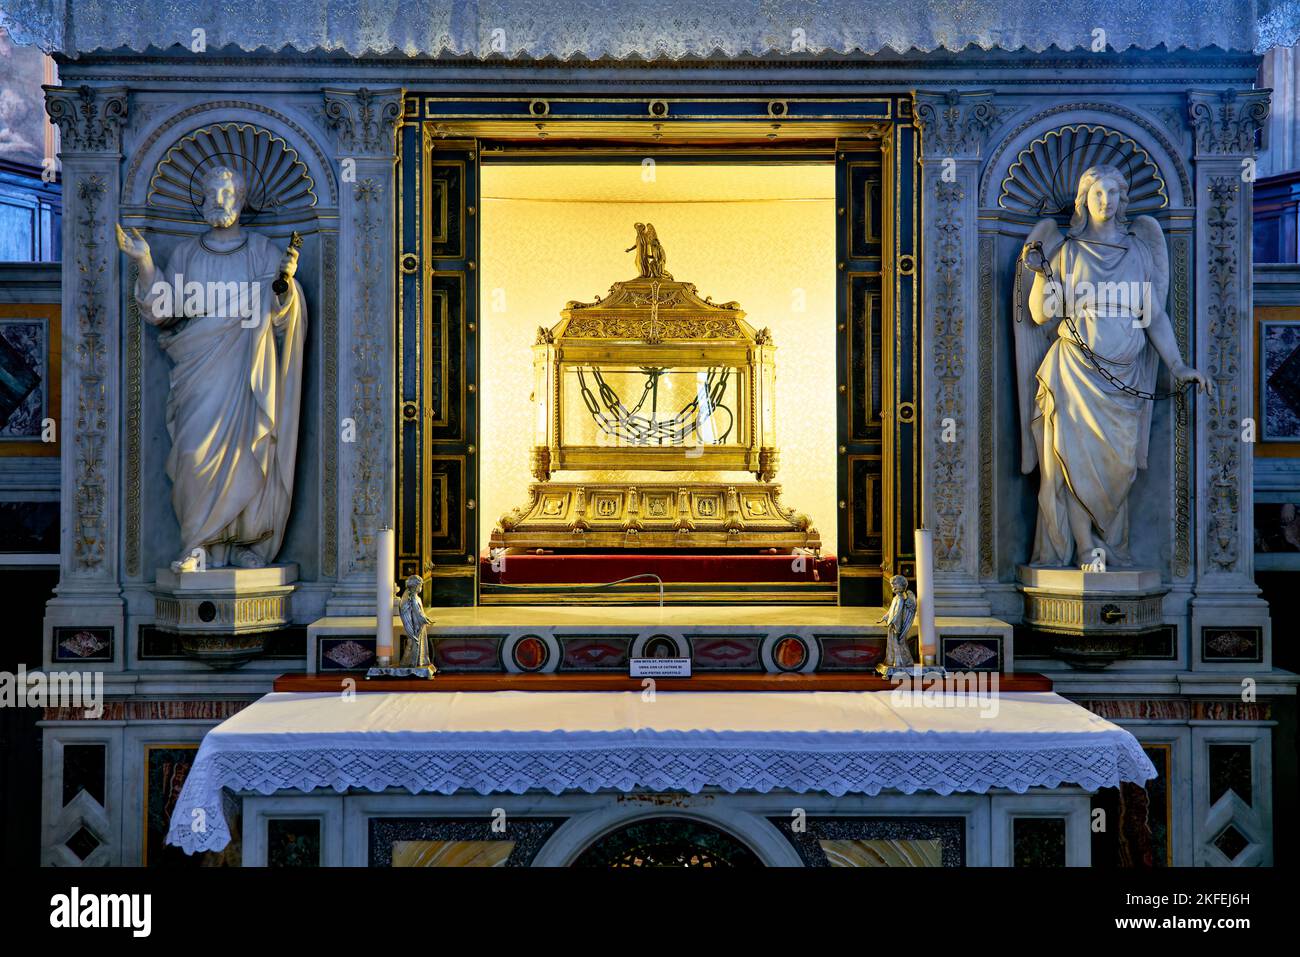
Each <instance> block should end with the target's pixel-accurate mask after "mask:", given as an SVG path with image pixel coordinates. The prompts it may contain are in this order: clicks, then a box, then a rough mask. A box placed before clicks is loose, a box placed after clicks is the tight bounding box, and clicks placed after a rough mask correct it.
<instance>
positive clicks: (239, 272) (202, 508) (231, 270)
mask: <svg viewBox="0 0 1300 957" xmlns="http://www.w3.org/2000/svg"><path fill="white" fill-rule="evenodd" d="M244 235H245V236H247V237H248V242H247V243H246V244H245V245H244V246H242V247H241V248H237V249H234V250H232V251H230V252H214V251H212V250H210V249H208V248H207V247H205V246H204V245H203V244H202V243H201V242H200V241H199V240H198V239H189V240H185V241H184V242H182V243H180V244H179V245H178V246H177V247H176V249H175V250H174V251H173V252H172V254H171V258H170V260H169V261H168V263H167V269H166V270H163V271H161V272H159V273H158V275H157V282H162V283H167V284H172V283H173V282H174V277H175V276H177V275H179V276H180V286H181V288H182V290H183V289H184V286H185V284H188V283H190V282H198V283H200V284H202V286H203V287H204V288H205V289H207V288H209V287H208V283H230V282H236V283H248V284H249V286H248V287H247V288H248V292H247V293H246V294H245V296H246V297H248V296H249V295H250V294H251V292H252V286H251V284H252V283H253V282H257V283H258V284H259V286H260V288H259V289H258V290H257V292H258V297H257V299H258V301H257V304H258V307H259V308H260V310H261V312H260V317H261V321H260V322H257V323H256V324H249V325H248V326H246V325H245V322H246V321H247V320H246V319H245V318H244V317H242V316H241V315H239V310H238V309H236V308H233V307H231V306H230V304H229V303H227V304H226V307H225V308H220V307H218V308H216V309H214V310H212V311H213V312H214V313H228V315H220V314H217V315H200V316H191V317H189V318H173V315H176V316H179V314H180V313H181V311H182V307H183V305H184V297H180V298H179V300H177V301H174V302H173V304H172V305H173V309H172V310H171V312H172V313H173V315H162V316H159V315H157V313H156V312H155V311H154V306H155V304H156V300H157V299H158V298H159V294H156V293H155V290H154V289H140V288H139V287H138V286H137V288H136V299H137V300H138V301H139V304H140V308H141V310H142V315H144V316H145V317H147V318H148V320H149V321H150V322H152V323H154V324H155V325H160V326H162V327H164V329H165V330H166V331H164V332H162V333H161V334H160V335H159V337H158V342H159V345H161V346H162V348H163V350H164V351H165V352H166V353H167V356H168V357H169V358H170V359H171V361H172V370H171V392H170V394H169V395H168V397H167V434H168V435H169V436H170V437H171V443H172V445H171V451H170V453H169V454H168V456H167V477H168V478H170V479H171V481H172V507H173V508H174V509H175V511H176V517H177V519H178V520H179V522H180V526H181V544H182V552H181V555H182V557H183V556H185V555H189V554H191V553H192V552H193V550H194V549H196V548H203V549H204V550H205V552H206V560H207V563H208V564H209V565H211V566H222V565H226V564H229V562H230V561H231V560H232V559H233V558H234V554H233V551H234V548H235V547H236V546H243V547H244V548H247V549H249V550H250V551H252V552H253V553H254V554H255V555H257V556H258V557H259V558H260V559H261V560H262V562H263V563H264V564H270V563H271V561H272V560H274V558H275V556H276V554H277V553H278V552H279V551H280V544H281V542H282V540H283V538H284V529H285V525H286V524H287V522H288V518H289V505H290V502H291V500H292V497H293V473H294V462H295V458H296V454H297V446H298V410H299V398H300V395H301V391H302V362H303V345H304V342H305V338H306V326H307V313H306V309H305V308H304V306H303V298H302V287H301V286H300V285H299V284H298V281H297V280H296V279H295V280H292V281H291V282H290V290H289V292H288V294H287V301H285V302H283V303H282V302H281V301H280V299H279V298H278V297H277V296H276V294H275V292H274V290H273V289H272V287H271V284H272V283H273V282H274V281H275V279H276V277H277V276H278V275H279V268H280V260H281V258H282V255H283V250H279V249H276V248H275V247H274V246H273V245H272V244H271V242H270V241H269V240H268V239H266V237H264V236H261V235H259V234H257V233H249V232H245V234H244ZM246 301H247V302H248V303H249V304H251V301H252V300H251V298H248V299H246ZM219 302H220V301H219V300H218V306H219ZM160 311H162V310H160ZM204 311H205V312H206V311H207V298H206V296H205V308H204Z"/></svg>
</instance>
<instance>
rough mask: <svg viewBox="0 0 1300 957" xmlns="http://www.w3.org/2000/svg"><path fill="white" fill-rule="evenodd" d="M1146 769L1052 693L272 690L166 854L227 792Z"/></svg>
mask: <svg viewBox="0 0 1300 957" xmlns="http://www.w3.org/2000/svg"><path fill="white" fill-rule="evenodd" d="M945 705H946V706H945ZM1155 774H1156V772H1155V768H1154V766H1153V765H1152V764H1151V761H1150V760H1149V759H1148V758H1147V756H1146V754H1145V753H1144V752H1143V751H1142V748H1141V746H1140V745H1139V744H1138V742H1137V740H1136V739H1135V738H1134V737H1133V736H1132V735H1131V734H1130V733H1129V732H1127V731H1125V730H1123V729H1122V728H1120V727H1118V726H1116V725H1114V724H1112V723H1111V722H1109V721H1106V720H1105V719H1103V718H1100V717H1097V716H1096V715H1094V714H1092V713H1091V712H1089V711H1086V710H1085V709H1083V708H1081V707H1079V706H1078V705H1076V704H1074V703H1072V702H1070V701H1068V700H1066V699H1065V698H1062V697H1060V696H1059V695H1057V694H1054V693H1051V692H1002V693H996V694H992V695H989V696H986V697H979V698H977V697H976V696H974V695H968V696H964V697H963V696H961V695H956V696H954V695H952V694H947V695H929V696H926V695H923V694H917V695H911V694H900V693H898V692H895V691H875V692H820V691H817V692H742V693H727V692H693V691H686V692H659V693H658V694H655V695H653V696H643V695H642V694H641V693H640V692H628V691H619V692H591V691H587V692H549V693H548V692H529V691H501V692H488V693H482V692H478V693H460V692H452V693H447V694H421V693H418V692H391V693H371V694H355V695H350V696H343V695H340V694H304V693H272V694H268V695H266V696H265V697H263V698H261V699H260V700H258V701H256V702H254V703H253V704H252V705H250V706H249V707H248V708H246V709H245V710H243V711H241V712H240V713H239V714H237V715H235V716H234V717H232V718H230V719H228V720H227V721H225V722H223V723H222V724H220V725H218V726H217V727H215V728H213V729H212V730H211V731H210V732H208V734H207V736H206V737H205V738H204V739H203V743H202V745H201V746H200V748H199V753H198V755H197V757H196V758H195V761H194V766H193V768H192V770H191V771H190V774H189V777H188V778H187V779H186V781H185V786H184V789H183V790H182V792H181V795H180V798H179V800H178V801H177V804H176V808H175V811H174V812H173V814H172V818H171V825H170V829H169V831H168V835H167V841H168V843H170V844H174V845H177V846H179V847H181V848H183V849H184V850H185V851H186V852H187V853H194V852H196V851H209V850H211V851H217V850H221V849H222V848H224V847H225V846H226V844H227V843H228V842H229V841H230V831H229V827H228V825H227V822H226V820H225V817H224V815H223V813H222V798H221V795H222V789H223V788H229V789H232V790H234V791H246V792H257V793H260V794H272V793H274V792H276V791H281V790H286V789H294V790H299V791H311V790H314V789H317V788H332V789H333V790H334V791H336V792H339V793H342V792H345V791H348V790H350V789H359V790H367V791H372V792H378V791H384V790H386V789H388V788H403V789H405V790H407V791H409V792H411V793H412V794H416V793H421V792H436V793H441V794H452V793H454V792H457V791H473V792H477V793H478V794H490V793H513V794H522V793H524V792H526V791H529V790H534V789H537V790H544V791H548V792H550V793H552V794H560V793H562V792H565V791H585V792H588V793H591V792H595V791H599V790H602V789H612V790H615V791H619V792H631V791H678V792H687V793H690V794H696V793H699V792H700V791H701V790H703V789H706V788H716V789H720V790H722V791H726V792H728V793H734V792H737V791H757V792H762V793H766V792H768V791H773V790H778V789H780V790H786V791H791V792H795V793H806V792H810V791H820V792H826V793H828V794H831V795H835V796H841V795H845V794H850V793H860V794H867V795H876V794H879V793H880V792H881V791H882V790H893V791H900V792H902V793H904V794H912V793H915V792H917V791H934V792H937V793H939V794H942V795H947V794H952V793H954V792H970V793H976V794H983V793H986V792H987V791H989V790H990V789H997V788H1002V789H1008V790H1010V791H1014V792H1016V793H1024V792H1025V791H1027V790H1028V789H1030V788H1034V787H1046V788H1055V787H1060V786H1062V785H1077V786H1079V787H1082V788H1084V789H1086V790H1089V791H1091V790H1096V789H1098V788H1102V787H1116V786H1118V785H1119V783H1120V782H1121V781H1131V782H1135V783H1138V784H1141V783H1143V782H1145V781H1147V780H1148V779H1150V778H1153V777H1155Z"/></svg>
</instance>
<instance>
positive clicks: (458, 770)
mask: <svg viewBox="0 0 1300 957" xmlns="http://www.w3.org/2000/svg"><path fill="white" fill-rule="evenodd" d="M1108 738H1109V741H1108V742H1106V743H1097V744H1087V745H1080V746H1077V747H1072V746H1049V747H1043V748H1016V747H1010V748H1006V749H1001V748H991V749H987V750H983V749H981V750H976V749H973V748H972V749H960V750H959V749H953V750H946V751H935V750H926V749H918V748H900V749H897V750H878V751H877V750H872V751H833V750H819V751H805V750H793V749H782V748H763V749H752V748H721V747H709V748H701V749H698V750H694V749H684V748H663V747H653V748H645V747H627V746H621V747H609V748H594V749H584V750H558V749H538V750H520V751H501V752H484V751H477V750H475V751H450V750H449V751H441V750H440V751H419V750H412V749H410V748H404V749H396V748H352V747H349V748H336V749H322V748H320V747H314V748H305V749H302V750H289V749H282V750H265V751H258V750H247V749H232V750H230V751H217V750H216V749H209V748H208V747H207V743H206V742H205V744H204V746H203V747H202V748H201V749H200V752H199V755H198V757H197V759H196V760H195V763H194V767H193V769H192V770H191V771H190V774H189V776H188V778H187V779H186V781H185V786H184V789H183V790H182V792H181V796H180V798H179V800H178V801H177V804H176V809H175V811H174V812H173V813H172V818H171V825H170V828H169V830H168V832H167V843H168V844H174V845H176V846H178V847H180V848H182V849H183V850H184V851H185V852H186V853H187V854H193V853H196V852H198V851H219V850H221V849H222V848H224V847H225V846H226V844H227V843H229V841H230V830H229V827H228V825H227V823H226V819H225V816H224V815H223V813H222V801H221V794H222V789H223V788H229V789H231V790H234V791H252V792H257V793H258V794H273V793H275V792H276V791H283V790H298V791H312V790H315V789H317V788H332V789H333V790H334V791H336V792H339V793H342V792H344V791H347V790H349V789H359V790H367V791H384V790H386V789H388V788H404V789H405V790H407V791H409V792H410V793H412V794H418V793H421V792H425V793H439V794H452V793H454V792H456V791H474V792H477V793H478V794H483V795H486V794H493V793H510V794H522V793H524V792H525V791H530V790H541V791H548V792H550V793H551V794H560V793H563V792H564V791H585V792H587V793H589V794H590V793H594V792H596V791H600V790H614V791H621V792H625V793H626V792H630V791H634V790H637V791H683V792H686V793H689V794H698V793H699V792H700V791H702V790H704V789H705V788H719V789H721V790H723V791H726V792H727V793H729V794H730V793H735V792H737V791H757V792H759V793H767V792H768V791H772V790H777V789H783V790H788V791H793V792H795V793H797V794H803V793H806V792H809V791H823V792H825V793H827V794H832V795H834V796H836V797H839V796H841V795H844V794H866V795H876V794H879V793H880V792H881V791H882V790H886V789H888V790H895V791H901V792H903V793H904V794H912V793H914V792H916V791H934V792H936V793H938V794H953V793H956V792H968V793H972V794H984V793H986V792H987V791H988V790H989V789H990V788H1007V789H1009V790H1011V791H1014V792H1016V793H1018V794H1023V793H1024V792H1025V791H1027V790H1029V789H1030V788H1034V787H1047V788H1054V787H1060V786H1061V785H1077V786H1079V787H1081V788H1084V789H1085V790H1088V791H1095V790H1097V789H1099V788H1104V787H1118V786H1119V784H1120V782H1121V781H1131V782H1133V783H1136V784H1143V783H1145V782H1146V781H1148V780H1150V779H1151V778H1154V777H1155V776H1156V769H1155V767H1154V766H1153V765H1152V763H1151V760H1150V759H1149V758H1148V757H1147V755H1146V753H1145V752H1144V751H1143V750H1142V748H1141V746H1140V745H1139V744H1138V742H1137V740H1136V739H1135V738H1133V737H1132V735H1129V734H1127V733H1124V734H1123V736H1122V737H1110V736H1108Z"/></svg>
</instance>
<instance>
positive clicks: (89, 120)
mask: <svg viewBox="0 0 1300 957" xmlns="http://www.w3.org/2000/svg"><path fill="white" fill-rule="evenodd" d="M45 112H46V113H48V114H49V115H50V119H51V120H52V121H53V122H54V123H56V124H58V127H59V133H60V135H61V138H62V148H63V150H64V152H116V151H117V150H118V149H120V148H121V143H122V124H123V123H124V122H125V121H126V113H127V94H126V91H125V90H121V89H114V90H101V89H97V88H95V87H91V86H87V85H85V84H83V85H81V86H79V87H75V88H73V87H51V86H47V87H45Z"/></svg>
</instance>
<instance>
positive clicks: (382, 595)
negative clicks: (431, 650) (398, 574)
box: [375, 525, 397, 667]
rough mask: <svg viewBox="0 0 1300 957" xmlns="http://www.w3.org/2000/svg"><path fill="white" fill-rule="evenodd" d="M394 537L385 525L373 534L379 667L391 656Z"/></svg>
mask: <svg viewBox="0 0 1300 957" xmlns="http://www.w3.org/2000/svg"><path fill="white" fill-rule="evenodd" d="M396 541H397V540H396V537H395V536H394V534H393V530H392V529H391V528H389V527H388V526H387V525H385V526H384V527H383V528H381V529H380V530H379V532H378V533H377V534H376V535H375V657H376V658H378V659H379V665H380V667H386V666H388V665H389V664H391V663H392V658H393V561H394V559H395V552H396V551H397V547H396Z"/></svg>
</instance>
